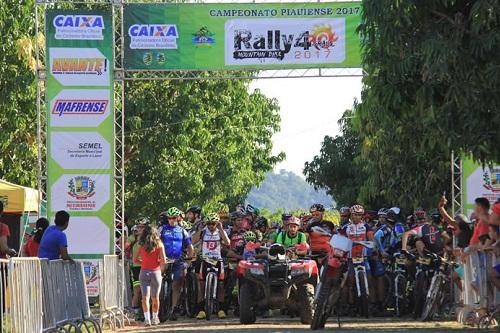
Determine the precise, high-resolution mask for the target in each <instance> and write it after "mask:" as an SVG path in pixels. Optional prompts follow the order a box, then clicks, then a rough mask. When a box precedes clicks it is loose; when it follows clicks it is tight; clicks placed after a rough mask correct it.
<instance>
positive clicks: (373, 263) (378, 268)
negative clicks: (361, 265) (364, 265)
mask: <svg viewBox="0 0 500 333" xmlns="http://www.w3.org/2000/svg"><path fill="white" fill-rule="evenodd" d="M369 263H370V270H371V272H372V274H373V276H375V277H379V276H382V275H384V274H385V265H384V263H383V262H382V259H380V258H376V259H372V260H369Z"/></svg>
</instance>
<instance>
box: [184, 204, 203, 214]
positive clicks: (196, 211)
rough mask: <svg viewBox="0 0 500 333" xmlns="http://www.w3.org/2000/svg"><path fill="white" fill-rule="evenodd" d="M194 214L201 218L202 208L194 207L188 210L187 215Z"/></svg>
mask: <svg viewBox="0 0 500 333" xmlns="http://www.w3.org/2000/svg"><path fill="white" fill-rule="evenodd" d="M189 212H191V213H193V214H194V215H198V216H200V215H201V207H200V206H192V207H189V208H188V209H187V210H186V213H189Z"/></svg>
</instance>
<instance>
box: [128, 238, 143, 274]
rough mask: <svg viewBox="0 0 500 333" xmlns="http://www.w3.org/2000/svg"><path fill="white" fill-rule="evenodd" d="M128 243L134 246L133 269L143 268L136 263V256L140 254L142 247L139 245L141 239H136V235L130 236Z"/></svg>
mask: <svg viewBox="0 0 500 333" xmlns="http://www.w3.org/2000/svg"><path fill="white" fill-rule="evenodd" d="M127 241H128V242H129V243H130V245H131V246H132V267H141V264H136V263H135V262H134V257H135V254H136V253H137V252H139V249H140V248H141V245H140V244H139V239H136V237H135V236H134V235H130V236H128V238H127Z"/></svg>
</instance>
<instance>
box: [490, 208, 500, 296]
mask: <svg viewBox="0 0 500 333" xmlns="http://www.w3.org/2000/svg"><path fill="white" fill-rule="evenodd" d="M489 222H490V236H491V238H492V240H493V241H494V243H493V244H492V246H491V250H492V251H493V253H494V254H495V255H496V257H497V259H498V257H499V256H500V239H499V230H498V228H499V226H500V202H499V201H497V202H496V203H495V204H494V205H493V208H492V210H491V216H490V221H489ZM489 276H490V278H491V282H492V283H493V285H494V286H495V287H496V288H497V290H500V262H498V261H496V262H495V261H493V269H491V271H490V272H489Z"/></svg>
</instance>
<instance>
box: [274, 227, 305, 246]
mask: <svg viewBox="0 0 500 333" xmlns="http://www.w3.org/2000/svg"><path fill="white" fill-rule="evenodd" d="M305 241H307V237H306V235H305V234H304V233H303V232H300V231H299V232H298V233H297V235H295V237H290V236H289V235H288V232H286V231H282V232H280V233H279V234H278V237H276V243H279V244H282V245H284V246H285V247H290V246H293V245H295V244H300V243H303V242H305Z"/></svg>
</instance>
